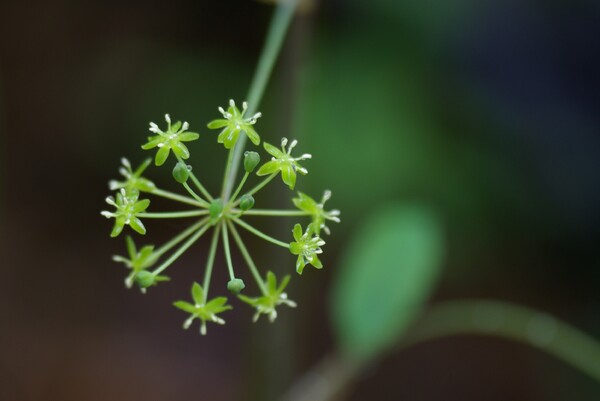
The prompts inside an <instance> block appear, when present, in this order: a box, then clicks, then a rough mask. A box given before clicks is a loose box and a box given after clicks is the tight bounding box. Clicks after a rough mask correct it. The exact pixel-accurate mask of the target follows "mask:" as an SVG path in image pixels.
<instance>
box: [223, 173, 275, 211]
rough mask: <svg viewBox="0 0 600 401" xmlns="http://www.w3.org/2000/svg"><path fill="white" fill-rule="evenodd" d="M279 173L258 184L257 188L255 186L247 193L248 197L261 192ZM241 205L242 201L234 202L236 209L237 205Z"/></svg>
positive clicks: (233, 205)
mask: <svg viewBox="0 0 600 401" xmlns="http://www.w3.org/2000/svg"><path fill="white" fill-rule="evenodd" d="M277 174H278V173H273V174H271V175H270V176H268V177H267V178H265V179H264V180H263V181H262V182H261V183H260V184H258V185H257V186H255V187H254V188H252V189H251V190H250V191H248V192H246V193H247V194H248V195H254V194H255V193H257V192H258V191H260V190H261V189H262V188H263V187H264V186H265V185H267V184H268V183H269V182H271V180H272V179H273V178H275V177H276V176H277ZM239 204H240V200H239V199H238V200H236V201H235V202H233V204H232V207H236V206H237V205H239Z"/></svg>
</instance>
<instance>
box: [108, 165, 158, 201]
mask: <svg viewBox="0 0 600 401" xmlns="http://www.w3.org/2000/svg"><path fill="white" fill-rule="evenodd" d="M151 162H152V159H146V160H144V162H143V163H142V164H140V166H139V167H138V168H137V169H136V170H135V171H133V169H132V168H131V163H129V160H127V159H126V158H122V159H121V164H123V166H122V167H121V168H120V169H119V173H121V175H122V176H123V177H125V181H117V180H111V181H109V183H108V187H109V188H110V190H111V191H115V190H119V189H121V188H124V189H125V192H127V193H129V194H130V193H134V192H136V191H142V192H152V191H153V190H154V189H156V186H155V185H154V183H153V182H152V181H150V180H149V179H147V178H144V177H142V173H143V172H144V170H146V168H148V166H149V165H150V163H151Z"/></svg>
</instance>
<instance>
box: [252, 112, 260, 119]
mask: <svg viewBox="0 0 600 401" xmlns="http://www.w3.org/2000/svg"><path fill="white" fill-rule="evenodd" d="M261 117H262V113H261V112H260V111H259V112H258V113H256V114H255V115H253V116H252V119H253V120H256V119H258V118H261Z"/></svg>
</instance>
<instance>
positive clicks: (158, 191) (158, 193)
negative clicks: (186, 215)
mask: <svg viewBox="0 0 600 401" xmlns="http://www.w3.org/2000/svg"><path fill="white" fill-rule="evenodd" d="M150 193H151V194H152V195H156V196H161V197H163V198H167V199H171V200H174V201H177V202H181V203H185V204H188V205H192V206H197V207H206V206H205V205H204V203H200V202H198V201H197V200H195V199H192V198H189V197H187V196H183V195H179V194H176V193H173V192H169V191H164V190H162V189H158V188H156V189H154V190H152V192H150Z"/></svg>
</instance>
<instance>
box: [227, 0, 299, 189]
mask: <svg viewBox="0 0 600 401" xmlns="http://www.w3.org/2000/svg"><path fill="white" fill-rule="evenodd" d="M297 4H298V0H281V1H279V6H278V7H277V9H276V10H275V15H273V19H272V20H271V25H270V26H269V31H268V33H267V38H266V40H265V45H264V47H263V50H262V53H261V55H260V58H259V60H258V65H257V67H256V71H255V72H254V77H253V78H252V83H251V84H250V89H249V90H248V96H247V97H246V100H247V101H248V111H247V112H246V113H247V114H248V115H252V114H254V113H255V112H256V110H257V108H258V106H259V104H260V101H261V99H262V96H263V93H264V91H265V88H266V86H267V82H268V81H269V77H270V76H271V72H272V70H273V65H274V64H275V60H276V59H277V55H278V54H279V51H280V50H281V45H282V44H283V38H284V37H285V33H286V31H287V29H288V27H289V25H290V22H291V20H292V17H293V15H294V11H295V9H296V6H297ZM245 145H246V135H240V138H239V139H238V141H237V143H236V145H235V147H234V149H235V152H234V156H233V163H232V168H231V170H230V171H229V178H228V179H227V184H226V187H225V190H224V196H223V199H227V198H228V197H229V194H230V193H231V190H232V188H233V182H234V181H235V177H236V174H237V169H238V167H239V165H240V161H241V159H242V154H243V152H244V147H245Z"/></svg>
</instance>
